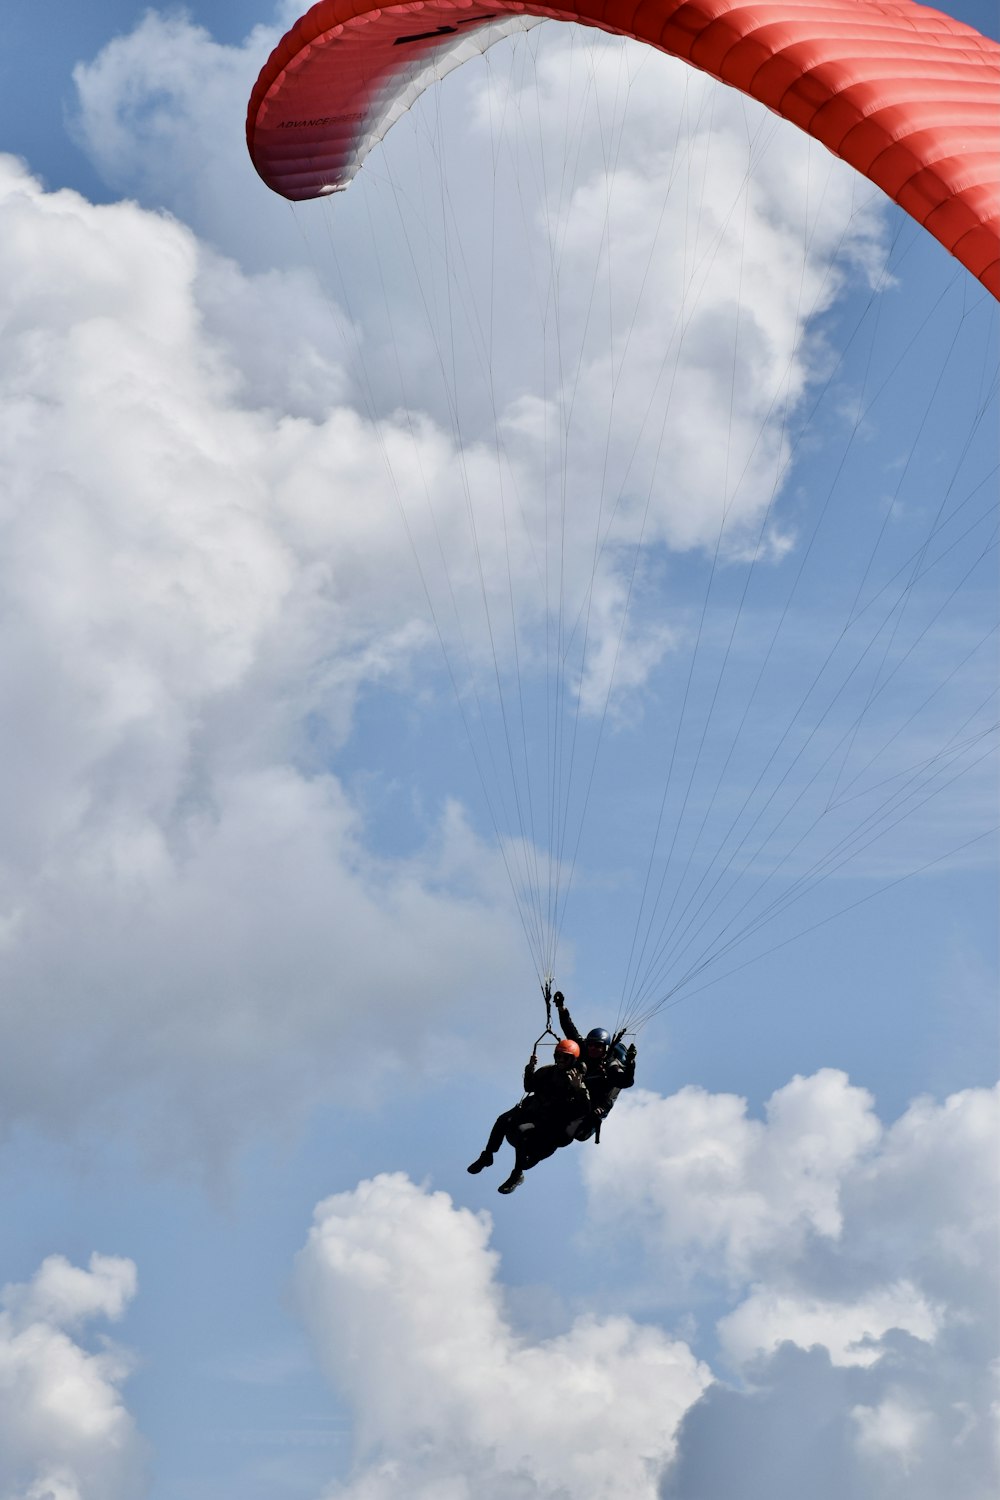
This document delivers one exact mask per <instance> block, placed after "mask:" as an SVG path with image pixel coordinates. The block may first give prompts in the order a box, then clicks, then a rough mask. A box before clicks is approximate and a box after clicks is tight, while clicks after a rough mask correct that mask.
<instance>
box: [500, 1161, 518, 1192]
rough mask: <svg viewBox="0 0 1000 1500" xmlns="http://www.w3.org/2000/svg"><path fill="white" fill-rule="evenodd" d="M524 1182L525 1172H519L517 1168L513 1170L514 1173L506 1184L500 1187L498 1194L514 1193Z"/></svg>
mask: <svg viewBox="0 0 1000 1500" xmlns="http://www.w3.org/2000/svg"><path fill="white" fill-rule="evenodd" d="M523 1181H524V1173H523V1172H519V1171H518V1170H517V1168H516V1167H515V1168H514V1170H513V1172H511V1174H510V1176H509V1177H508V1178H507V1181H506V1182H501V1184H500V1186H499V1187H498V1188H497V1192H498V1193H513V1192H514V1191H515V1189H517V1188H519V1187H520V1186H521V1183H522V1182H523Z"/></svg>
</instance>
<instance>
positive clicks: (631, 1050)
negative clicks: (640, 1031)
mask: <svg viewBox="0 0 1000 1500" xmlns="http://www.w3.org/2000/svg"><path fill="white" fill-rule="evenodd" d="M625 1061H626V1062H630V1063H634V1062H635V1042H629V1044H628V1048H627V1050H626V1052H625Z"/></svg>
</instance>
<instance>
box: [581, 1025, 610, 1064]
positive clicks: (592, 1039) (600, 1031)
mask: <svg viewBox="0 0 1000 1500" xmlns="http://www.w3.org/2000/svg"><path fill="white" fill-rule="evenodd" d="M610 1046H611V1033H610V1031H605V1029H604V1027H603V1026H595V1027H594V1029H593V1031H588V1032H587V1038H586V1041H585V1042H584V1044H583V1050H584V1052H585V1054H586V1055H587V1057H606V1056H607V1054H608V1049H609V1047H610Z"/></svg>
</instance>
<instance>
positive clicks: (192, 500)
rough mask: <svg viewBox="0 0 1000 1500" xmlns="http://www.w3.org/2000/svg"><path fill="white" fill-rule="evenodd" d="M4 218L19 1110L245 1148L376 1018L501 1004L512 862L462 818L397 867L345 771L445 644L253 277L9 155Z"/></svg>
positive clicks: (372, 443)
mask: <svg viewBox="0 0 1000 1500" xmlns="http://www.w3.org/2000/svg"><path fill="white" fill-rule="evenodd" d="M0 220H2V225H3V233H2V235H0V279H2V287H3V290H2V291H0V320H2V323H3V328H4V338H3V341H2V349H0V425H2V429H3V436H4V442H3V449H2V458H0V471H2V472H0V478H2V494H3V502H2V507H0V538H2V559H3V561H2V564H0V574H2V578H0V582H2V587H3V597H4V600H5V611H4V615H3V618H2V620H0V630H2V634H3V652H2V658H0V659H2V666H0V692H2V695H3V701H4V706H5V711H4V715H3V725H4V728H3V731H2V732H0V740H2V750H3V759H4V766H5V799H4V804H3V808H2V813H0V818H2V834H3V837H2V844H0V847H2V850H3V854H2V858H0V913H2V926H0V933H2V942H0V968H2V973H3V984H4V990H5V994H7V995H8V997H9V1001H8V1003H7V1004H6V1005H5V1007H4V1014H3V1021H2V1029H3V1037H2V1048H0V1056H2V1062H0V1070H2V1073H3V1080H4V1086H3V1098H4V1122H5V1123H7V1122H9V1121H10V1120H12V1119H15V1118H18V1117H20V1118H25V1117H28V1118H32V1119H35V1120H37V1121H40V1122H42V1123H43V1124H45V1125H50V1126H56V1127H58V1128H64V1127H72V1126H73V1125H74V1123H75V1122H77V1121H78V1120H79V1119H80V1118H81V1117H83V1118H86V1117H88V1116H89V1117H91V1118H93V1117H95V1116H97V1117H101V1116H104V1117H107V1116H108V1114H109V1113H113V1112H114V1110H115V1108H116V1107H117V1106H118V1105H119V1104H120V1102H121V1101H122V1100H123V1098H125V1097H131V1098H132V1099H133V1100H135V1101H136V1102H139V1103H141V1104H142V1107H143V1109H144V1110H146V1111H151V1112H152V1114H153V1116H154V1118H157V1119H158V1118H159V1117H160V1111H161V1110H165V1111H166V1112H167V1114H168V1116H169V1118H170V1119H171V1121H172V1124H171V1128H170V1130H169V1131H165V1130H161V1129H160V1128H159V1127H156V1128H155V1129H154V1130H153V1131H152V1132H151V1139H152V1140H153V1141H155V1142H156V1143H157V1144H156V1149H157V1150H158V1151H163V1152H166V1153H170V1152H172V1151H175V1150H177V1151H181V1152H184V1151H187V1150H188V1149H193V1150H195V1151H196V1152H197V1151H201V1150H204V1149H218V1148H219V1147H220V1146H221V1145H223V1144H224V1143H225V1142H227V1141H230V1140H231V1139H232V1138H233V1137H234V1136H235V1137H236V1138H238V1137H239V1135H240V1133H241V1132H242V1131H243V1130H244V1129H245V1128H246V1121H247V1118H248V1116H249V1114H250V1113H251V1112H248V1111H247V1109H246V1103H247V1100H248V1099H250V1098H253V1099H254V1101H255V1106H256V1107H255V1110H254V1111H253V1112H252V1114H253V1117H254V1119H255V1120H256V1121H257V1122H258V1124H259V1123H260V1122H261V1121H262V1120H263V1119H264V1118H265V1117H266V1116H267V1115H268V1113H269V1112H270V1111H273V1113H274V1116H275V1117H278V1118H280V1117H281V1116H282V1115H283V1114H285V1113H286V1110H287V1107H289V1106H292V1105H295V1106H298V1107H302V1106H304V1105H305V1104H306V1103H307V1102H308V1101H309V1100H310V1099H311V1098H314V1097H315V1094H316V1091H317V1090H322V1089H324V1088H326V1087H328V1082H329V1070H328V1068H327V1066H326V1059H328V1057H329V1051H330V1049H332V1048H335V1047H336V1046H337V1045H338V1043H339V1038H340V1037H341V1036H342V1033H343V1026H344V1024H345V1019H346V1018H347V1017H349V1016H351V1017H356V1016H357V1015H358V1014H360V1013H366V1014H367V1015H368V1016H369V1018H372V1017H375V1016H379V1015H381V1016H382V1017H389V1016H392V1015H395V1014H396V1013H398V1012H399V1011H400V1010H402V1009H404V1008H405V1012H406V1015H407V1017H408V1024H407V1034H408V1046H409V1047H411V1048H412V1047H419V1036H420V1033H421V1028H422V1026H423V1025H425V1024H426V1025H428V1026H434V1025H435V1024H436V1023H437V1020H438V1018H439V1017H440V1015H441V1012H442V1010H443V1008H444V1007H445V1006H446V1005H447V1003H448V1002H447V1000H446V999H444V998H443V997H446V996H449V995H453V994H456V993H463V992H465V991H467V990H468V988H469V987H470V985H471V984H472V982H473V976H475V978H476V980H477V982H478V983H479V984H480V985H482V983H483V980H482V974H483V972H484V971H487V972H489V973H490V975H491V976H494V978H495V982H496V984H497V986H498V989H499V987H501V986H503V985H504V984H505V982H506V980H507V979H508V978H509V976H510V966H511V964H512V959H511V958H510V954H511V951H512V950H513V943H512V941H511V928H510V926H509V925H508V918H507V917H506V916H505V915H504V913H503V912H502V911H501V912H499V913H498V902H499V903H502V900H503V898H502V893H501V890H500V887H499V886H498V883H497V882H498V879H500V878H501V877H499V876H498V874H497V870H496V867H495V866H496V861H495V860H494V859H493V858H491V856H490V854H489V852H488V851H484V850H483V849H482V848H481V847H480V845H479V844H478V842H477V840H476V839H475V837H474V835H473V834H472V833H471V831H470V829H469V828H468V826H467V824H466V823H465V822H464V820H463V818H462V817H461V815H454V814H452V813H450V812H447V811H445V812H443V813H442V814H441V816H440V819H439V820H438V821H437V826H436V827H435V826H433V825H432V827H431V831H430V834H429V837H428V841H427V843H426V845H425V847H424V848H423V849H422V850H418V851H417V853H416V854H414V855H412V856H411V857H410V858H408V859H406V860H397V861H395V862H391V861H387V860H383V859H381V858H378V857H376V856H373V855H372V854H371V852H370V851H369V850H368V849H367V847H366V843H365V830H364V828H363V826H362V824H361V821H360V819H359V816H358V813H357V811H356V809H355V808H354V807H353V806H352V804H351V802H350V799H349V798H348V796H347V795H346V794H345V792H344V790H343V788H342V786H341V785H340V783H339V782H338V780H337V779H336V777H335V776H334V775H333V774H332V773H331V771H330V758H331V756H334V755H335V754H336V751H337V749H338V747H339V746H341V745H342V744H343V742H344V740H345V738H346V737H347V736H348V734H349V733H350V731H351V727H352V723H353V714H354V705H355V701H356V696H357V693H358V691H359V688H360V687H361V686H362V685H363V684H373V683H376V682H380V681H387V680H392V679H394V678H395V679H396V680H399V681H402V682H405V681H406V673H407V670H408V667H409V664H410V663H411V662H412V660H413V658H414V656H415V655H418V654H419V653H421V652H423V651H424V650H425V649H426V645H427V638H428V629H427V626H426V624H425V622H424V619H423V609H422V605H421V602H420V589H419V583H418V581H417V579H416V578H415V575H414V569H413V566H412V560H411V558H410V555H409V549H408V545H407V542H406V538H405V534H404V532H403V529H402V527H401V526H400V525H399V521H398V516H397V514H396V513H395V509H394V502H393V500H392V498H391V492H390V490H389V486H388V483H387V481H386V479H385V470H384V466H383V464H382V460H381V456H380V452H379V444H378V441H377V439H376V437H375V436H374V434H373V433H372V431H371V429H370V428H369V427H367V426H366V424H364V423H363V422H362V421H360V420H359V419H358V418H357V417H355V416H354V415H353V414H352V413H351V412H349V411H347V410H344V409H334V410H332V411H331V412H330V413H329V414H328V415H327V416H326V417H325V418H324V420H323V421H316V420H313V419H311V418H309V417H307V416H299V417H288V416H279V415H277V414H276V413H274V412H273V411H271V410H270V409H269V408H268V407H267V406H266V405H260V404H257V401H256V400H255V399H253V394H254V393H253V392H251V391H249V390H248V388H247V383H246V381H244V379H243V378H242V376H241V375H240V374H239V373H238V370H239V363H240V361H239V355H238V351H236V350H234V348H233V346H232V345H231V344H230V343H229V342H228V341H227V339H228V336H229V335H228V333H227V325H226V320H225V318H224V317H223V316H222V314H221V312H220V308H221V307H223V306H226V307H228V308H229V309H230V311H232V310H233V308H234V307H236V306H239V305H242V304H243V303H246V302H249V301H252V297H251V296H250V294H249V291H248V287H247V284H246V283H244V282H243V281H242V279H241V276H240V273H239V272H238V271H237V269H236V268H235V267H233V266H232V265H229V264H223V263H220V262H219V261H218V259H217V258H215V257H213V256H211V255H210V254H208V253H207V252H205V251H204V250H202V249H201V248H200V247H199V245H198V243H197V241H196V240H195V239H194V237H193V236H192V235H191V234H190V232H189V231H188V230H186V229H185V228H184V227H183V226H182V225H180V224H179V223H177V222H175V221H173V220H170V219H166V218H164V217H162V216H158V215H151V214H149V213H146V212H145V211H143V210H141V209H138V208H136V207H135V206H134V205H130V204H116V205H112V206H110V207H95V206H93V205H90V204H88V203H86V202H85V201H84V200H83V199H81V198H80V197H78V196H77V195H76V194H73V193H71V192H61V193H55V194H49V193H45V192H43V191H42V190H41V189H40V187H39V186H38V184H37V183H35V182H34V181H33V180H32V179H31V178H30V177H28V176H27V175H26V174H25V173H24V171H23V169H21V168H19V167H18V166H17V165H16V164H15V163H13V162H11V161H10V160H9V159H2V160H0ZM206 288H207V289H208V290H207V291H206ZM203 292H204V293H205V295H206V296H207V306H208V312H207V313H206V312H205V310H204V306H203V303H202V300H201V299H202V293H203ZM237 293H238V294H239V295H237ZM241 298H242V303H241ZM230 331H231V330H230ZM233 336H234V337H237V336H238V337H240V338H243V337H247V338H249V340H250V341H251V342H252V341H253V338H254V331H253V325H252V324H251V326H250V328H249V329H247V328H245V327H243V326H242V325H240V328H239V331H238V334H237V333H234V334H233ZM275 336H276V337H278V334H277V333H276V335H275ZM281 337H282V338H285V344H284V347H285V349H286V352H289V351H291V350H293V349H295V348H296V347H298V346H299V345H301V343H302V340H303V339H304V338H305V334H304V332H303V329H302V328H301V327H299V326H296V327H295V328H293V329H292V331H291V332H290V333H289V334H288V335H287V338H286V337H285V334H281ZM331 379H333V376H332V375H331ZM251 383H252V382H251ZM257 395H258V396H259V392H258V393H257ZM390 440H391V434H390ZM432 450H433V451H436V452H437V455H438V462H439V463H440V464H441V465H442V466H444V467H445V468H447V466H448V456H447V445H446V444H444V443H443V442H442V441H441V440H440V439H438V438H437V437H436V436H435V434H433V432H430V433H429V435H428V453H429V455H430V453H431V451H432ZM493 982H494V979H491V980H490V981H489V983H493ZM424 1002H426V1005H425V1004H424ZM421 1016H423V1017H425V1020H423V1021H422V1020H420V1019H418V1018H419V1017H421ZM43 1039H44V1040H43ZM53 1039H55V1043H54V1044H53ZM386 1061H388V1053H387V1052H386ZM177 1090H180V1092H181V1094H182V1095H183V1097H184V1100H185V1103H184V1106H183V1107H181V1108H178V1107H177V1094H176V1092H175V1091H177ZM293 1112H294V1111H293ZM178 1122H183V1123H180V1124H178ZM213 1141H214V1147H211V1146H210V1143H211V1142H213Z"/></svg>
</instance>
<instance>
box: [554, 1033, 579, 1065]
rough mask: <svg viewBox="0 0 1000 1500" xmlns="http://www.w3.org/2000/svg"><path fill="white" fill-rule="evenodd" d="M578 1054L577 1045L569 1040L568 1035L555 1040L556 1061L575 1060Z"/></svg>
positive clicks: (568, 1061) (569, 1061) (567, 1061)
mask: <svg viewBox="0 0 1000 1500" xmlns="http://www.w3.org/2000/svg"><path fill="white" fill-rule="evenodd" d="M579 1056H580V1048H579V1047H578V1046H577V1044H576V1042H571V1041H570V1039H569V1037H568V1036H564V1037H561V1038H560V1040H559V1041H558V1042H556V1049H555V1060H556V1062H566V1063H571V1062H576V1060H577V1058H578V1057H579Z"/></svg>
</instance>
